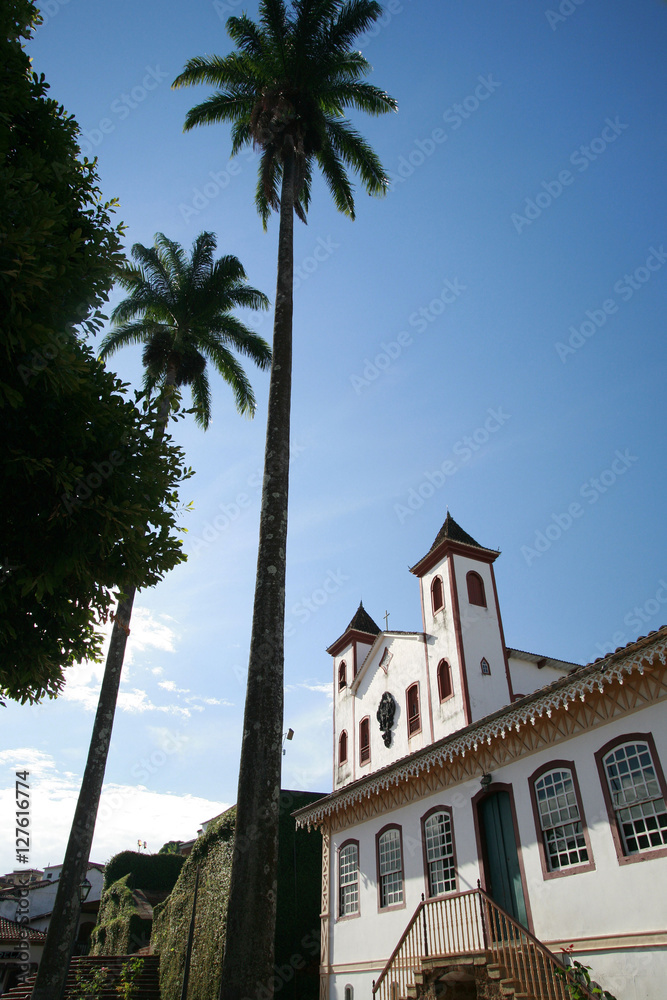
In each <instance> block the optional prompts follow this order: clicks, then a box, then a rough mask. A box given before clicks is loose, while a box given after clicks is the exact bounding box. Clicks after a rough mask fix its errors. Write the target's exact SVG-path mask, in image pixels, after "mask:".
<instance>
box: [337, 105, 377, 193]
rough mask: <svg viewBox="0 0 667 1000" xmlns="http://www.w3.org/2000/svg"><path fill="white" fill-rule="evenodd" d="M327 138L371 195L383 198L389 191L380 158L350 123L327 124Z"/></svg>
mask: <svg viewBox="0 0 667 1000" xmlns="http://www.w3.org/2000/svg"><path fill="white" fill-rule="evenodd" d="M327 136H328V138H329V141H330V143H331V146H332V148H333V149H334V151H335V152H336V154H337V155H338V156H339V157H341V158H342V160H343V161H344V163H346V164H347V166H349V167H352V169H353V170H354V171H355V172H356V173H358V174H359V176H360V178H361V181H362V184H363V185H364V187H365V188H366V190H367V191H368V193H369V194H372V195H379V196H382V195H384V194H386V193H387V190H388V184H389V181H388V178H387V175H386V174H385V172H384V169H383V167H382V164H381V163H380V158H379V157H378V155H377V153H376V152H375V150H374V149H373V148H372V147H371V146H370V145H369V144H368V143H367V142H366V140H365V139H364V138H363V137H362V136H361V135H360V134H359V133H358V132H357V131H356V129H353V128H352V126H351V125H350V123H349V122H347V121H343V122H339V121H333V120H329V121H328V122H327Z"/></svg>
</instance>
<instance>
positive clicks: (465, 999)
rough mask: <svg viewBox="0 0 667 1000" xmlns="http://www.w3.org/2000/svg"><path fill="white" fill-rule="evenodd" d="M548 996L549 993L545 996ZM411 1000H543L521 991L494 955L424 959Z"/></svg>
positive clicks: (416, 975) (409, 994)
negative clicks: (495, 961) (495, 960)
mask: <svg viewBox="0 0 667 1000" xmlns="http://www.w3.org/2000/svg"><path fill="white" fill-rule="evenodd" d="M545 995H546V994H545ZM408 998H409V1000H445V998H446V1000H542V998H541V997H536V996H535V995H534V994H532V993H524V992H521V987H520V985H519V983H518V982H517V981H516V980H513V979H509V978H507V976H506V974H505V970H504V969H503V968H502V966H500V965H498V964H496V963H494V962H493V961H492V957H491V954H490V953H489V952H485V953H482V954H478V955H458V956H456V957H454V958H450V959H445V958H433V959H423V960H422V968H421V971H420V972H415V973H414V985H413V986H411V987H410V988H409V989H408Z"/></svg>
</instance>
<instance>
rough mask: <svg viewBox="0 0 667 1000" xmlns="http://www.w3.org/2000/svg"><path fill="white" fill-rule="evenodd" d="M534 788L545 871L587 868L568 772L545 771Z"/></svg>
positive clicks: (580, 820)
mask: <svg viewBox="0 0 667 1000" xmlns="http://www.w3.org/2000/svg"><path fill="white" fill-rule="evenodd" d="M534 788H535V801H536V803H537V811H538V816H539V821H540V829H541V832H542V840H543V843H544V853H545V857H546V862H547V867H548V869H549V871H551V872H554V871H562V869H563V868H570V867H572V866H573V865H584V864H587V862H588V860H589V857H588V846H587V844H586V837H585V836H584V827H583V823H582V818H581V814H580V812H579V804H578V802H577V793H576V789H575V786H574V780H573V777H572V772H571V771H569V770H568V769H566V768H556V769H554V770H553V771H547V773H546V774H543V775H542V776H541V777H540V778H538V779H537V781H535V783H534Z"/></svg>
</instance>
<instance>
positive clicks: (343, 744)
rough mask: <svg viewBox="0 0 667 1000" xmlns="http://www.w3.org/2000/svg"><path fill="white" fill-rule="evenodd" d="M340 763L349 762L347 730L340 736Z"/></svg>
mask: <svg viewBox="0 0 667 1000" xmlns="http://www.w3.org/2000/svg"><path fill="white" fill-rule="evenodd" d="M338 763H339V764H345V763H347V732H346V731H345V730H343V732H342V733H341V734H340V736H339V737H338Z"/></svg>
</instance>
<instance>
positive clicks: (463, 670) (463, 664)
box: [447, 558, 472, 726]
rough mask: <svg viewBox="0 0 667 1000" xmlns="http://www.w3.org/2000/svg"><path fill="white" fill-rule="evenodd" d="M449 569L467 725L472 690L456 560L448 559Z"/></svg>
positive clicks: (469, 715)
mask: <svg viewBox="0 0 667 1000" xmlns="http://www.w3.org/2000/svg"><path fill="white" fill-rule="evenodd" d="M447 565H448V569H449V589H450V590H451V593H452V617H453V619H454V635H455V636H456V652H457V653H458V658H459V673H460V675H461V693H462V695H463V713H464V715H465V720H466V726H469V725H470V723H471V722H472V714H471V712H470V692H469V691H468V675H467V672H466V661H465V654H464V652H463V635H462V633H461V614H460V612H459V594H458V590H457V587H456V575H455V573H454V560H453V559H452V558H449V559H448V560H447Z"/></svg>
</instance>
